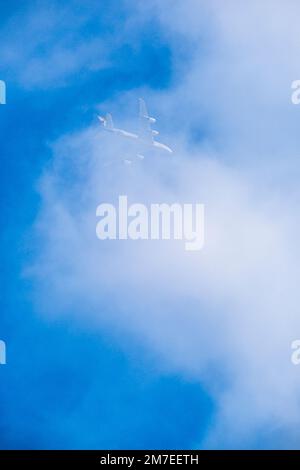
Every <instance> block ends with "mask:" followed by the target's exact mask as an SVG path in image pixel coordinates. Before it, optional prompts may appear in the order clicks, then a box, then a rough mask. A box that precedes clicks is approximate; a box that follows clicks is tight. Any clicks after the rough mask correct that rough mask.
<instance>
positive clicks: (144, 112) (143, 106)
mask: <svg viewBox="0 0 300 470" xmlns="http://www.w3.org/2000/svg"><path fill="white" fill-rule="evenodd" d="M139 105H140V117H149V114H148V110H147V106H146V103H145V101H144V100H143V99H142V98H139Z"/></svg>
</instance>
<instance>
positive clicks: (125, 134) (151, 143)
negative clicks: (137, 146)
mask: <svg viewBox="0 0 300 470" xmlns="http://www.w3.org/2000/svg"><path fill="white" fill-rule="evenodd" d="M104 129H105V130H106V131H107V132H111V133H112V134H116V135H119V136H121V137H126V138H127V139H132V140H135V141H138V142H141V143H142V144H143V145H147V147H155V148H157V149H160V150H164V151H166V152H168V153H173V150H171V149H170V147H168V146H167V145H165V144H162V143H161V142H157V141H156V140H153V141H148V140H145V139H141V137H139V136H138V135H137V134H134V133H132V132H127V131H124V130H123V129H116V128H114V129H107V128H104Z"/></svg>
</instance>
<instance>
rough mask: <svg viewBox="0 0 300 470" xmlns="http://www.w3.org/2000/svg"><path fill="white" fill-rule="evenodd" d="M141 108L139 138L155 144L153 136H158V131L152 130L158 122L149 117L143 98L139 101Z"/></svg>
mask: <svg viewBox="0 0 300 470" xmlns="http://www.w3.org/2000/svg"><path fill="white" fill-rule="evenodd" d="M139 107H140V116H139V117H140V130H139V137H140V138H141V139H143V140H146V141H149V142H153V135H154V133H155V134H156V131H153V130H152V128H151V125H152V124H154V123H155V122H156V119H154V118H153V117H150V116H149V114H148V110H147V106H146V103H145V101H144V100H143V99H142V98H140V99H139Z"/></svg>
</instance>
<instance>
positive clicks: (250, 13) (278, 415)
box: [32, 0, 300, 448]
mask: <svg viewBox="0 0 300 470" xmlns="http://www.w3.org/2000/svg"><path fill="white" fill-rule="evenodd" d="M151 5H152V7H153V11H154V13H153V14H155V15H157V14H158V15H159V17H160V21H162V22H164V24H165V27H166V28H167V31H169V33H170V38H171V39H170V40H171V41H173V47H174V51H175V52H176V46H177V45H178V44H177V40H178V36H177V32H178V29H179V30H180V34H182V35H184V36H187V38H188V39H190V40H192V41H194V40H195V39H197V38H198V26H197V25H198V22H197V18H198V17H200V26H201V28H204V26H203V24H202V19H201V18H202V17H201V12H202V9H204V11H205V17H206V18H207V17H208V18H209V20H210V23H209V24H210V25H212V26H211V28H213V31H214V32H215V37H214V40H213V44H212V49H211V51H210V52H209V53H208V52H207V53H206V54H205V55H204V57H203V55H202V53H201V48H199V49H197V50H196V51H195V55H194V57H193V60H192V62H191V63H190V71H185V73H184V74H183V75H180V73H179V74H178V76H177V80H176V81H175V86H174V88H173V89H171V90H169V91H168V92H167V93H165V94H162V93H160V94H155V93H153V92H152V93H150V92H148V93H146V92H145V93H146V94H148V98H149V99H150V98H151V99H150V105H151V104H152V106H153V108H154V109H156V110H157V112H158V115H160V116H161V120H162V121H163V119H164V117H166V116H171V119H170V124H169V135H168V137H166V139H164V140H169V142H167V143H170V144H172V146H174V147H175V148H176V149H177V156H176V157H175V159H174V160H173V161H171V162H170V163H169V162H167V161H166V160H161V163H159V164H158V166H156V164H154V166H153V167H152V163H151V161H150V160H149V159H148V160H146V161H145V162H143V163H142V165H140V166H138V165H133V166H132V167H130V168H127V167H125V166H124V167H123V166H122V165H120V166H118V165H116V166H112V167H110V168H107V169H104V167H103V160H104V158H108V159H114V158H115V159H116V160H117V159H118V158H119V156H123V155H124V154H125V153H126V151H127V150H126V147H124V144H121V143H117V142H110V141H109V140H108V138H107V137H106V136H104V135H102V134H101V133H100V132H99V131H98V129H96V128H92V129H89V130H87V131H86V132H83V133H81V134H79V135H71V136H66V137H65V138H63V139H62V140H61V141H60V142H58V143H57V144H56V146H55V148H54V166H53V168H52V169H51V170H50V171H48V172H47V174H46V175H45V176H44V178H43V180H42V182H41V186H40V190H41V194H42V196H43V207H42V210H41V213H40V216H39V218H38V222H37V227H36V229H37V232H38V234H39V236H40V245H39V247H40V251H39V253H38V257H37V263H36V264H35V266H34V267H32V273H33V274H34V275H35V276H36V277H37V279H39V281H38V286H39V289H40V290H39V294H38V297H37V302H38V305H39V308H42V307H43V308H44V309H45V311H47V312H48V313H52V314H53V312H55V313H56V314H57V315H58V314H62V313H64V314H67V313H69V314H72V312H77V313H78V308H77V306H78V304H79V302H80V301H81V302H82V305H84V306H85V307H84V313H83V314H84V319H83V321H86V322H89V321H91V320H92V321H93V322H94V321H95V319H96V321H97V322H98V323H99V326H101V325H102V326H103V325H107V324H109V325H112V326H114V327H115V328H118V329H119V328H121V329H122V330H123V331H124V332H127V333H128V334H130V335H134V336H135V338H136V340H137V341H138V340H139V341H142V342H144V343H145V344H146V345H147V346H148V347H149V348H151V350H153V351H155V353H156V354H157V357H158V358H159V360H160V361H162V363H163V364H164V366H168V367H172V368H175V369H176V370H178V371H180V372H181V373H182V374H184V375H186V376H193V377H196V378H197V379H198V380H199V382H201V383H202V384H203V386H205V387H206V388H207V389H208V390H209V391H210V393H211V394H212V395H213V397H214V399H215V400H216V404H217V412H216V415H215V419H214V422H213V424H212V426H211V429H210V430H209V432H208V434H207V436H206V438H205V440H204V442H203V443H202V445H203V446H204V447H236V448H237V447H251V446H254V445H262V446H263V445H268V444H266V443H268V442H269V445H274V446H276V445H277V446H278V447H280V446H282V447H287V446H289V445H291V443H295V442H296V443H297V436H298V431H297V426H298V425H299V420H300V418H299V411H300V410H299V400H298V391H299V388H300V374H299V371H298V369H297V368H296V367H295V366H293V365H292V364H291V362H290V354H291V351H290V343H291V341H292V340H293V339H296V337H299V335H300V319H299V318H300V317H299V315H298V305H299V300H300V298H299V297H300V294H299V288H298V285H297V280H298V278H299V265H300V253H299V248H298V241H297V239H298V236H297V232H298V230H299V226H300V223H299V222H300V221H299V216H298V214H297V212H298V210H297V209H298V198H299V190H298V181H297V178H296V176H297V174H298V171H297V170H298V167H299V165H296V163H295V158H296V156H297V153H298V150H297V144H298V143H297V141H296V139H295V136H294V129H295V126H296V124H295V122H294V120H295V116H296V110H295V108H291V105H290V95H289V93H290V81H289V78H291V81H292V80H293V79H296V78H297V76H294V74H295V73H296V70H297V66H296V60H297V59H296V57H297V55H296V52H297V46H298V44H297V42H298V39H297V35H296V34H295V31H296V29H295V28H296V19H294V18H297V15H296V13H297V12H298V10H299V9H300V7H299V6H298V5H297V4H296V3H295V2H292V1H291V2H287V3H285V4H283V3H279V2H275V6H274V2H272V21H266V20H265V21H264V20H263V18H265V19H266V18H267V17H268V16H267V15H268V13H269V8H270V7H271V3H270V2H268V1H266V2H263V4H261V2H252V3H251V5H249V6H247V7H245V5H241V4H240V3H239V2H237V1H232V2H231V3H230V4H229V5H227V6H226V8H225V5H224V6H220V3H217V2H213V3H212V4H211V3H210V4H208V2H200V6H199V2H195V1H192V0H190V1H186V2H184V3H183V2H177V7H176V8H174V10H173V14H172V19H170V18H169V15H168V14H167V13H168V3H167V2H165V3H164V4H163V5H162V4H161V3H160V4H159V5H160V6H158V4H157V3H156V2H154V1H153V2H151ZM177 8H178V13H176V12H177ZM185 13H186V15H185ZM298 13H299V12H298ZM298 17H299V15H298ZM199 28H200V27H199ZM199 33H200V34H199V36H202V34H201V30H200V31H199ZM203 35H204V36H205V35H206V36H207V31H204V32H203ZM178 71H179V72H180V67H178ZM292 75H293V76H292ZM134 96H138V91H136V93H135V92H133V93H132V94H131V96H130V98H131V99H133V97H134ZM126 99H129V96H127V97H126ZM191 103H192V105H191ZM190 105H191V106H190ZM114 106H115V107H116V108H117V103H114ZM201 107H202V108H201ZM199 108H200V109H199ZM178 109H180V114H178ZM298 112H300V110H298ZM203 117H206V118H207V119H209V123H210V125H211V126H212V125H214V124H215V126H216V128H215V129H214V132H213V134H212V136H211V137H209V138H207V140H206V142H205V144H203V143H200V144H197V143H195V142H194V143H193V142H192V141H191V140H190V137H189V136H190V134H189V131H190V129H191V127H192V126H193V125H195V124H196V125H197V123H199V122H200V124H199V132H200V131H201V128H202V127H203V126H204V123H203ZM126 119H127V120H128V125H130V124H131V122H130V117H129V116H126ZM174 121H175V122H174ZM181 121H184V123H185V124H184V128H183V132H182V133H181V134H180V133H179V134H178V133H177V129H178V128H179V129H180V125H181ZM172 126H173V128H174V129H175V131H173V132H172ZM221 144H222V145H221ZM216 148H217V149H218V150H217V151H216V150H214V149H216ZM205 149H206V150H205ZM207 149H209V150H207ZM237 157H239V160H237ZM167 158H168V157H167ZM70 172H71V176H70V177H69V178H68V181H66V174H69V175H70ZM291 175H293V176H291ZM119 194H128V196H129V198H131V199H132V202H135V201H137V202H147V201H151V202H160V201H164V202H175V201H176V202H201V203H204V204H205V206H206V245H205V248H204V250H203V251H202V252H200V253H186V252H185V251H184V250H183V249H182V246H180V242H174V243H169V242H157V243H156V242H155V243H154V242H149V241H146V242H141V243H139V242H128V241H127V242H112V241H111V242H108V243H103V242H100V241H99V240H98V239H97V238H96V235H95V226H96V217H95V210H96V207H97V205H98V204H99V203H100V202H103V201H104V202H106V201H108V202H111V201H112V202H113V200H114V198H115V199H116V198H117V196H118V195H119ZM49 290H50V292H51V300H50V301H49ZM43 292H45V293H46V292H47V295H45V296H43ZM108 304H109V305H110V309H109V313H108V309H107V305H108ZM77 313H76V314H77ZM199 427H200V423H199ZM270 436H274V439H273V441H272V438H271V437H270ZM260 440H261V441H262V443H261V444H260ZM293 445H297V444H293Z"/></svg>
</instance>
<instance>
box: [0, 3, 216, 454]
mask: <svg viewBox="0 0 300 470" xmlns="http://www.w3.org/2000/svg"><path fill="white" fill-rule="evenodd" d="M52 3H53V2H52ZM67 3H68V2H67ZM69 3H70V7H72V3H73V2H69ZM74 3H78V2H74ZM84 3H85V4H86V3H88V2H84ZM104 3H106V5H105V8H97V21H93V19H91V21H90V23H89V24H88V25H87V26H85V28H84V29H83V30H82V31H79V33H78V40H79V41H82V42H84V41H85V39H86V38H87V37H90V36H93V34H97V36H102V35H105V34H107V32H108V31H110V32H112V33H113V34H116V35H117V34H118V28H119V27H120V25H121V27H122V21H123V20H124V15H125V14H123V15H122V14H121V15H120V17H119V18H117V16H118V13H119V8H120V4H121V3H122V2H104ZM57 5H59V3H58V4H57ZM34 7H35V2H30V1H28V2H23V3H22V7H20V4H19V2H10V3H9V4H6V3H5V5H4V6H3V7H2V6H1V27H2V28H5V27H6V25H7V23H8V22H9V21H12V20H13V19H14V18H18V17H19V16H21V17H22V15H25V14H26V10H29V11H30V12H31V11H32V10H34ZM44 8H45V11H46V12H47V2H45V3H44ZM78 8H79V14H80V8H81V4H80V2H79V4H78ZM58 9H59V6H58ZM84 9H85V10H87V12H88V13H89V8H88V6H87V7H85V8H84ZM30 14H31V13H30ZM94 23H95V24H94ZM70 30H71V31H72V25H70ZM28 34H30V31H29V32H28ZM64 34H65V30H64V24H63V23H62V24H61V25H58V26H57V28H56V31H55V36H54V37H53V41H54V43H55V39H56V35H57V37H59V38H60V37H63V36H64ZM18 35H20V37H21V38H22V33H21V32H20V31H19V32H18ZM13 36H14V33H13V32H12V33H11V38H13ZM4 40H5V39H4ZM138 41H139V43H138V46H137V47H136V48H135V50H133V48H132V47H131V46H130V45H127V44H123V43H122V42H121V44H120V45H119V46H118V47H117V48H116V49H115V50H114V51H113V53H112V56H113V60H112V63H111V64H110V65H108V66H107V67H105V68H104V69H103V70H100V71H89V70H84V69H83V70H80V72H79V73H78V74H76V75H75V76H73V75H71V76H70V77H67V79H66V81H65V83H64V84H63V85H62V86H56V82H55V80H54V81H53V83H52V85H53V86H49V84H47V85H46V89H43V86H41V87H40V86H32V87H30V89H27V88H25V89H24V86H22V83H20V82H19V80H18V78H19V77H18V76H17V74H16V72H15V69H14V68H13V66H11V68H10V67H8V68H7V67H5V66H2V67H1V78H2V79H4V80H6V82H7V106H5V107H4V106H2V107H1V109H0V112H1V134H2V136H3V138H2V171H1V191H2V197H1V206H2V207H1V219H2V227H3V230H2V237H1V252H2V253H1V255H2V269H1V279H2V285H3V290H2V295H1V318H0V331H1V338H3V339H5V341H6V343H7V356H8V357H7V360H8V365H7V366H5V367H2V368H1V370H0V374H1V424H0V425H1V442H0V446H1V448H2V449H14V448H24V449H31V448H36V449H40V448H59V449H62V448H87V449H88V448H112V449H113V448H180V447H189V446H190V445H193V443H194V442H195V441H197V440H198V439H199V438H200V437H201V435H202V433H203V428H205V427H206V426H207V423H208V420H209V416H210V413H211V409H212V403H211V400H210V399H209V397H208V396H207V394H206V393H205V392H204V391H202V389H201V386H200V385H199V384H198V383H197V382H196V381H193V380H190V381H186V380H184V379H182V378H181V377H180V376H179V375H178V374H176V373H170V372H168V371H165V373H163V374H162V373H158V372H157V371H156V370H155V367H153V364H152V361H151V357H149V355H148V354H147V352H145V351H143V350H141V348H140V347H138V346H131V347H130V351H129V354H128V351H127V349H126V348H125V351H127V353H126V352H124V347H120V345H119V343H123V342H124V341H125V340H123V339H122V338H121V337H114V336H115V335H112V334H111V332H110V331H107V330H104V331H97V332H94V331H92V330H91V329H87V328H85V327H83V326H82V325H80V324H78V322H76V321H74V319H67V320H61V319H56V320H55V321H48V320H47V319H45V318H41V317H40V316H39V312H37V311H35V309H34V307H33V305H32V302H31V294H30V292H31V289H32V285H31V282H30V281H28V280H24V279H23V278H22V276H20V273H21V272H22V269H23V267H24V265H25V264H26V262H27V260H28V259H29V258H30V256H31V253H32V250H33V248H32V243H33V242H32V240H31V238H30V236H29V235H28V230H29V229H30V227H31V225H32V223H33V221H34V219H35V217H36V213H37V211H38V209H39V206H40V198H39V195H38V194H37V191H36V181H37V179H38V178H39V176H40V174H41V172H42V171H43V168H44V166H45V165H47V164H48V162H49V160H51V152H50V150H49V146H48V142H49V141H51V140H54V139H55V138H57V137H58V136H60V135H63V134H65V133H67V132H70V131H73V130H78V129H81V128H83V127H84V126H87V125H88V124H90V122H91V121H92V120H93V118H94V114H95V109H94V106H95V103H98V102H101V101H102V100H107V99H110V98H111V97H113V96H114V95H116V94H120V93H122V92H123V91H125V92H126V91H127V90H130V89H132V88H135V87H139V86H146V87H149V88H152V89H154V90H155V89H161V88H166V87H168V84H169V83H170V81H171V79H172V68H171V58H170V50H169V47H168V44H167V43H166V42H165V41H164V39H163V38H162V37H161V36H160V32H159V28H158V26H157V24H155V23H154V22H152V23H149V24H147V25H146V27H145V29H144V31H143V32H142V33H141V34H140V35H139V36H138ZM8 47H9V41H8ZM18 47H20V50H19V51H18V53H19V56H20V60H22V46H21V45H20V46H18ZM46 47H47V44H46ZM30 59H32V58H30ZM14 66H15V67H17V66H18V64H14ZM24 66H25V67H26V63H24ZM46 66H47V65H46ZM154 70H155V73H153V71H154ZM49 294H50V293H49ZM50 295H51V294H50ZM79 308H80V307H79ZM104 308H105V307H104ZM82 309H84V307H82ZM199 423H201V425H200V426H199Z"/></svg>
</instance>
